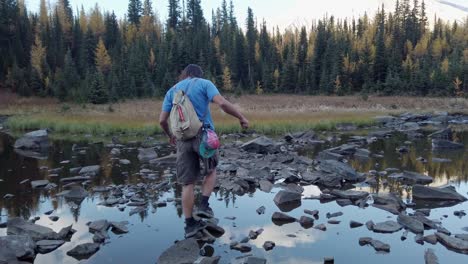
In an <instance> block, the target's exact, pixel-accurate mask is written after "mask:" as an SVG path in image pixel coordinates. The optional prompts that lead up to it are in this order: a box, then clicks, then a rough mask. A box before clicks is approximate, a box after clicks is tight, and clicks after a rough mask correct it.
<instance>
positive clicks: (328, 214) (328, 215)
mask: <svg viewBox="0 0 468 264" xmlns="http://www.w3.org/2000/svg"><path fill="white" fill-rule="evenodd" d="M342 215H343V212H336V213H327V218H328V219H330V218H334V217H339V216H342Z"/></svg>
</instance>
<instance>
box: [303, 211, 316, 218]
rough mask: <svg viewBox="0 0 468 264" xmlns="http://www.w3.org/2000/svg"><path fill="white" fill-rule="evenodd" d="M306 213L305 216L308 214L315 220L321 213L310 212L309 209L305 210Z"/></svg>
mask: <svg viewBox="0 0 468 264" xmlns="http://www.w3.org/2000/svg"><path fill="white" fill-rule="evenodd" d="M304 213H305V214H308V215H311V216H313V217H315V218H317V217H318V214H319V211H318V210H308V209H304Z"/></svg>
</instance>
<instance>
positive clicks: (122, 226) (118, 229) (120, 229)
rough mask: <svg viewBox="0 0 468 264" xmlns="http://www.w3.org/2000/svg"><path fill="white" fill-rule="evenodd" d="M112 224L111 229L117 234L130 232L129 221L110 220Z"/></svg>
mask: <svg viewBox="0 0 468 264" xmlns="http://www.w3.org/2000/svg"><path fill="white" fill-rule="evenodd" d="M110 225H111V226H112V229H111V231H112V232H114V233H115V234H125V233H128V227H127V225H128V222H127V221H122V222H110Z"/></svg>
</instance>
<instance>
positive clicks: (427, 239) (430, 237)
mask: <svg viewBox="0 0 468 264" xmlns="http://www.w3.org/2000/svg"><path fill="white" fill-rule="evenodd" d="M455 237H456V236H455ZM423 240H424V242H427V243H429V244H432V245H435V244H437V236H436V235H435V234H433V235H428V236H424V237H423Z"/></svg>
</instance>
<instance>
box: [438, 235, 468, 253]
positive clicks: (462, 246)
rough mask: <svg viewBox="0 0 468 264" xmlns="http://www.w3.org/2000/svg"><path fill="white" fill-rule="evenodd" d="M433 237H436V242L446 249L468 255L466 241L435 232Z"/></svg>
mask: <svg viewBox="0 0 468 264" xmlns="http://www.w3.org/2000/svg"><path fill="white" fill-rule="evenodd" d="M435 235H436V236H437V240H438V241H439V242H440V243H441V244H442V245H444V246H445V247H446V248H448V249H450V250H453V251H456V252H460V253H463V254H468V241H465V240H462V239H459V238H456V237H451V236H448V235H446V234H443V233H440V232H437V233H436V234H435Z"/></svg>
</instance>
